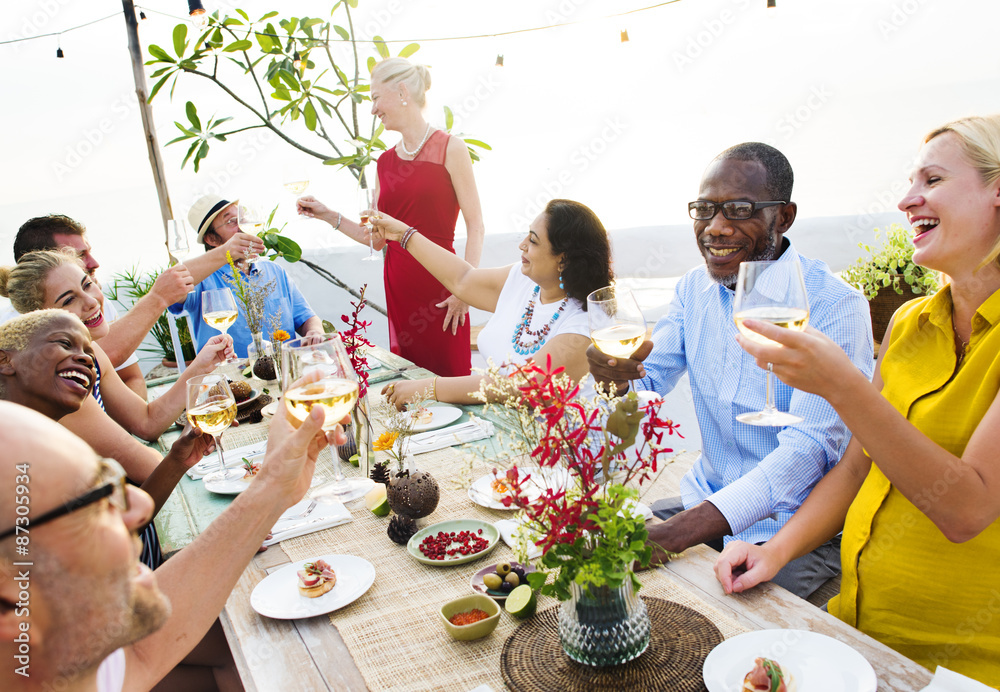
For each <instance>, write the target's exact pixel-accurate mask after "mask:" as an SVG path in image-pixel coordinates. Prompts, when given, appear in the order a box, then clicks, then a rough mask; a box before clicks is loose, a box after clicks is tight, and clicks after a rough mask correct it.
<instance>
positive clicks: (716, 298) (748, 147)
mask: <svg viewBox="0 0 1000 692" xmlns="http://www.w3.org/2000/svg"><path fill="white" fill-rule="evenodd" d="M792 182H793V174H792V168H791V166H790V165H789V163H788V160H787V159H786V158H785V157H784V155H783V154H782V153H781V152H780V151H778V150H777V149H775V148H773V147H770V146H768V145H766V144H761V143H758V142H749V143H744V144H739V145H737V146H734V147H731V148H730V149H727V150H726V151H724V152H722V153H721V154H720V155H719V156H718V157H716V159H715V160H714V161H712V163H711V164H710V165H709V167H708V169H707V170H706V171H705V173H704V175H703V177H702V180H701V186H700V189H699V192H698V199H697V200H695V201H694V202H691V203H690V204H689V205H688V213H689V214H690V216H691V218H692V219H693V220H694V231H695V238H696V240H697V242H698V247H699V249H700V250H701V253H702V255H703V256H704V258H705V266H704V267H697V268H695V269H692V270H691V271H689V272H688V273H687V274H686V275H685V276H684V277H683V278H682V279H681V280H680V281H679V282H678V284H677V289H676V293H675V295H674V299H673V302H672V303H671V304H670V308H669V311H668V313H667V315H665V316H664V317H663V318H662V319H660V321H659V322H658V323H657V325H656V327H655V329H654V331H653V335H652V341H647V342H645V343H643V344H642V345H641V346H640V347H639V349H638V350H637V351H636V352H635V353H634V354H633V356H632V358H631V359H613V358H609V357H608V356H606V355H604V354H602V353H601V352H600V351H598V350H597V349H596V348H594V347H593V346H591V347H590V348H589V349H588V351H587V356H588V359H589V361H590V371H591V374H593V375H594V377H595V379H596V380H597V381H598V382H602V383H604V384H605V385H608V384H610V383H614V384H615V385H616V386H617V387H618V392H619V393H621V392H622V391H624V390H626V389H627V388H628V387H630V386H634V387H635V389H638V390H652V391H655V392H657V393H659V394H661V395H662V394H666V393H667V392H669V391H670V390H671V389H673V387H674V385H675V384H676V383H677V380H678V379H679V378H680V376H681V375H682V374H683V373H684V372H685V371H687V372H688V374H689V377H690V380H691V393H692V395H693V398H694V408H695V413H696V415H697V417H698V426H699V428H700V431H701V438H702V453H701V456H700V457H699V458H698V460H697V461H696V462H695V464H694V466H693V467H692V468H691V470H690V471H688V473H687V474H685V476H684V478H683V480H682V481H681V493H682V496H681V497H677V498H668V499H664V500H660V501H659V502H657V503H655V504H654V505H653V510H654V513H655V514H656V515H657V516H658V517H660V518H661V519H665V521H664V522H663V523H661V524H658V525H656V526H652V527H650V531H649V536H650V539H651V540H652V541H654V542H655V543H656V544H657V545H659V546H661V547H662V548H664V549H665V550H667V551H670V552H674V553H679V552H681V551H683V550H685V549H687V548H689V547H691V546H693V545H696V544H698V543H707V544H708V545H710V546H712V547H713V548H716V549H717V550H721V549H722V546H723V543H724V542H725V541H728V540H731V539H732V538H733V537H737V538H739V539H741V540H744V541H747V542H750V543H761V542H764V541H766V540H768V539H769V538H770V537H771V536H773V535H774V534H775V533H776V532H777V530H778V529H779V528H781V526H783V525H784V524H785V522H787V521H788V519H789V518H790V517H791V516H792V514H793V513H794V512H795V510H796V509H798V507H799V505H801V504H802V502H803V500H805V498H806V496H807V495H808V494H809V491H810V490H811V489H812V487H813V486H814V485H815V484H816V483H817V482H818V481H819V479H820V478H821V477H822V476H823V475H824V474H825V473H826V472H827V471H829V470H830V469H831V468H832V467H833V466H834V465H835V464H836V463H837V461H839V459H840V457H841V454H842V452H843V451H844V449H845V448H846V447H847V443H848V441H849V440H850V432H849V431H848V430H847V427H846V426H845V425H844V423H843V422H842V421H841V420H840V418H839V416H837V414H836V413H835V412H834V410H833V408H832V407H831V406H830V405H829V404H827V403H826V401H824V400H823V399H821V398H820V397H817V396H813V395H810V394H805V393H803V392H799V391H796V390H794V389H792V388H791V387H788V386H786V385H784V384H782V383H781V382H778V381H777V380H773V381H772V382H773V383H774V386H775V392H774V398H775V402H776V404H777V407H778V408H779V409H781V410H784V411H790V412H791V413H793V414H796V413H797V414H798V415H800V416H801V417H802V418H803V419H804V420H803V422H802V423H799V424H796V425H794V426H790V427H785V428H775V427H757V426H753V425H746V424H743V423H740V422H738V421H736V420H735V416H736V415H737V414H738V413H741V412H745V411H759V410H760V409H761V408H762V407H763V406H764V400H765V371H764V370H763V369H761V368H760V367H758V366H757V364H756V363H755V362H754V359H753V358H752V357H751V356H750V355H748V354H747V353H746V352H745V351H744V350H743V349H742V348H740V346H739V344H738V343H737V342H736V334H737V331H736V326H735V323H734V322H733V298H734V287H735V285H736V278H737V275H738V273H739V267H740V263H741V262H752V261H762V260H764V261H769V260H774V261H777V262H794V261H795V260H796V259H797V260H798V261H799V262H800V263H801V265H802V270H803V276H804V279H805V285H806V290H807V292H808V294H809V308H810V314H809V324H810V325H811V326H813V327H815V328H816V329H819V330H820V331H822V332H824V333H825V334H827V335H828V336H829V337H831V338H832V339H833V340H834V341H836V342H837V343H838V344H839V345H840V346H841V348H843V349H844V350H845V351H846V352H847V354H848V355H849V356H850V357H851V359H852V361H853V362H854V363H855V364H856V365H857V366H858V368H859V369H860V370H861V371H862V372H864V373H865V375H867V376H868V377H871V375H872V371H873V367H874V362H873V358H872V354H873V342H872V333H871V323H870V320H869V312H868V304H867V303H866V302H865V300H864V298H863V297H862V296H861V294H860V293H858V292H857V291H855V290H854V289H852V288H850V287H848V286H847V284H845V283H844V282H843V281H841V280H840V279H838V278H837V277H835V276H834V275H833V274H832V273H831V272H830V270H829V268H828V267H827V266H826V264H825V263H823V262H821V261H819V260H813V259H809V258H807V257H804V256H802V255H800V254H799V253H798V252H796V250H795V248H794V247H793V246H792V244H791V243H790V242H789V241H788V240H787V239H786V238H785V237H784V235H785V233H787V232H788V229H789V228H790V227H791V225H792V222H793V221H794V220H795V214H796V205H795V203H794V202H792V201H791V195H792ZM633 380H634V381H635V382H634V383H633ZM839 571H840V554H839V540H835V541H831V542H830V543H828V544H825V545H823V546H820V547H819V548H817V549H816V550H815V551H813V552H812V553H810V554H808V555H805V556H803V557H801V558H799V559H798V560H795V561H793V562H791V563H789V565H788V566H787V567H785V569H784V570H782V572H781V573H780V574H779V575H778V577H777V578H775V579H774V581H775V582H777V583H778V584H780V585H781V586H784V587H785V588H787V589H788V590H790V591H792V592H794V593H796V594H798V595H799V596H802V597H803V598H805V597H807V596H809V595H811V594H812V593H813V591H815V590H816V589H817V588H819V587H820V586H821V585H822V584H823V583H825V582H826V581H827V580H828V579H829V578H830V577H833V576H835V575H836V574H838V573H839Z"/></svg>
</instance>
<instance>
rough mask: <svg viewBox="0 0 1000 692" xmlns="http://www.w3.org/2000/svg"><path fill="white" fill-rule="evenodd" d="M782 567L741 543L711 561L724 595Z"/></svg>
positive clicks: (759, 547)
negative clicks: (713, 561) (713, 562)
mask: <svg viewBox="0 0 1000 692" xmlns="http://www.w3.org/2000/svg"><path fill="white" fill-rule="evenodd" d="M775 329H781V327H775ZM783 566H784V565H782V564H780V561H779V560H777V559H776V558H775V557H774V555H773V554H772V553H771V551H770V550H769V549H768V547H767V544H766V543H765V544H764V545H753V544H752V543H744V542H743V541H730V543H729V545H727V546H726V548H725V550H723V551H722V553H721V554H720V555H719V558H718V559H717V560H716V561H715V577H716V578H717V579H718V580H719V583H721V584H722V590H723V591H725V592H726V593H740V592H742V591H746V590H747V589H749V588H751V587H754V586H757V584H760V583H761V582H765V581H770V580H771V579H773V578H774V575H776V574H777V573H778V571H779V570H780V569H781V568H782V567H783Z"/></svg>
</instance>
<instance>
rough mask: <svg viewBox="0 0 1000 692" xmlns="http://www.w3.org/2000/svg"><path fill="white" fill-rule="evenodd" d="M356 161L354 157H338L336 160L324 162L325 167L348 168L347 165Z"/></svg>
mask: <svg viewBox="0 0 1000 692" xmlns="http://www.w3.org/2000/svg"><path fill="white" fill-rule="evenodd" d="M353 161H354V157H353V156H338V157H337V158H334V159H327V160H326V161H324V162H323V165H324V166H346V165H347V164H349V163H351V162H353Z"/></svg>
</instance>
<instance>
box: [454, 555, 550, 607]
mask: <svg viewBox="0 0 1000 692" xmlns="http://www.w3.org/2000/svg"><path fill="white" fill-rule="evenodd" d="M534 571H535V568H534V567H532V566H531V565H523V564H521V563H520V562H513V561H511V562H498V563H497V564H495V565H490V566H489V567H484V568H483V569H481V570H479V571H478V572H476V573H475V574H473V575H472V579H471V581H470V583H471V584H472V590H473V591H475V592H476V593H478V594H483V595H484V596H489V597H490V598H493V599H495V600H497V601H502V600H505V599H506V598H507V596H508V595H509V594H510V592H511V591H513V590H514V587H516V586H520V585H521V584H527V583H528V582H527V580H526V579H525V578H524V577H525V575H526V574H529V573H531V572H534Z"/></svg>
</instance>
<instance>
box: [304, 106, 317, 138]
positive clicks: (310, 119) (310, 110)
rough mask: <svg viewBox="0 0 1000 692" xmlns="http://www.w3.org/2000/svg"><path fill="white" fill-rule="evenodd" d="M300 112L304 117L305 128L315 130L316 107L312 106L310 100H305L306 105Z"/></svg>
mask: <svg viewBox="0 0 1000 692" xmlns="http://www.w3.org/2000/svg"><path fill="white" fill-rule="evenodd" d="M302 112H303V114H304V115H305V118H306V129H308V130H309V131H311V132H314V131H315V130H316V108H315V107H313V105H312V102H311V101H307V102H306V107H305V108H304V109H303V111H302Z"/></svg>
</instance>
